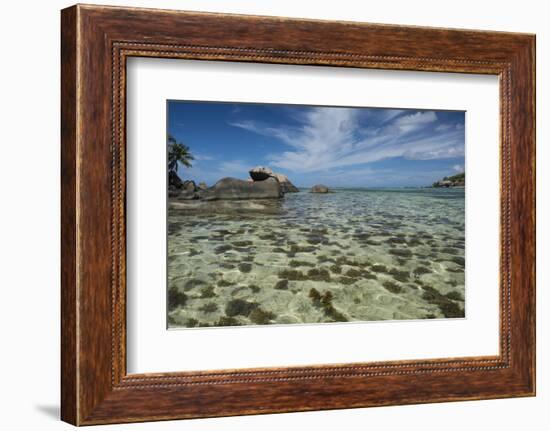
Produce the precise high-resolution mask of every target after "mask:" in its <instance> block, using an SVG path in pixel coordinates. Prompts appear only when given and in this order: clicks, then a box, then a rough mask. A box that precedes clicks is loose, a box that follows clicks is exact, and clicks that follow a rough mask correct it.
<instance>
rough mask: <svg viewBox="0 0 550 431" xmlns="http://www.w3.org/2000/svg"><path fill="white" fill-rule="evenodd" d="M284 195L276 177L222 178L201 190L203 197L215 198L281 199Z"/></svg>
mask: <svg viewBox="0 0 550 431" xmlns="http://www.w3.org/2000/svg"><path fill="white" fill-rule="evenodd" d="M282 196H283V193H282V191H281V186H280V184H279V182H278V181H277V180H276V179H275V178H268V179H267V180H264V181H244V180H239V179H237V178H229V177H228V178H222V179H221V180H219V181H218V182H217V183H216V184H214V185H213V186H212V187H210V188H208V189H206V190H202V191H201V198H202V199H204V200H207V201H213V200H239V199H279V198H281V197H282Z"/></svg>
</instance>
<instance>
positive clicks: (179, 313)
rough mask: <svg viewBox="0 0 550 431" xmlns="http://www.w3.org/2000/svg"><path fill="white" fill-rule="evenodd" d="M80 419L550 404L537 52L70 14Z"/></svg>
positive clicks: (179, 17) (392, 34) (65, 389)
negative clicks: (539, 318) (538, 214)
mask: <svg viewBox="0 0 550 431" xmlns="http://www.w3.org/2000/svg"><path fill="white" fill-rule="evenodd" d="M61 16H62V26H61V48H62V64H61V71H62V94H61V111H62V112H61V117H62V153H61V163H62V183H61V191H62V197H61V199H62V286H61V290H62V328H61V329H62V345H61V351H62V364H61V366H62V373H61V374H62V382H61V397H62V399H61V415H62V419H63V420H64V421H67V422H69V423H72V424H75V425H92V424H106V423H119V422H138V421H153V420H167V419H180V418H199V417H213V416H230V415H243V414H259V413H275V412H290V411H308V410H322V409H341V408H354V407H370V406H382V405H396V404H413V403H430V402H442V401H456V400H475V399H490V398H503V397H519V396H533V395H534V394H535V162H534V161H535V108H534V100H535V76H534V73H535V72H534V71H535V37H534V35H529V34H514V33H500V32H487V31H471V30H450V29H436V28H422V27H403V26H391V25H378V24H366V23H353V22H330V21H314V20H297V19H287V18H277V17H255V16H240V15H221V14H212V13H197V12H180V11H168V10H149V9H134V8H119V7H104V6H93V5H77V6H73V7H70V8H68V9H64V10H63V11H62V15H61Z"/></svg>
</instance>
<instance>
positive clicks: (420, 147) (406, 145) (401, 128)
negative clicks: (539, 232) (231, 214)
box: [230, 107, 464, 172]
mask: <svg viewBox="0 0 550 431" xmlns="http://www.w3.org/2000/svg"><path fill="white" fill-rule="evenodd" d="M371 112H372V111H371ZM379 112H383V113H384V115H385V119H384V118H378V119H377V120H376V121H372V124H370V123H369V118H368V117H367V118H361V117H360V113H361V111H360V110H357V109H351V108H349V109H348V108H326V107H323V108H311V109H309V110H307V111H305V112H304V113H303V114H302V115H300V116H299V117H297V118H294V120H295V121H297V122H298V126H293V127H288V126H286V125H285V126H277V127H274V126H269V125H266V124H263V123H259V122H255V121H250V120H241V121H239V122H233V123H230V124H231V125H232V126H234V127H239V128H242V129H244V130H248V131H250V132H253V133H256V134H259V135H263V136H268V137H271V138H275V139H278V140H279V141H281V142H283V143H284V144H286V146H288V147H289V150H288V151H283V152H280V153H272V154H270V155H268V161H269V163H270V164H272V165H273V166H275V167H278V168H281V169H287V170H289V171H293V172H315V171H322V170H325V169H334V168H339V167H344V166H352V165H358V164H363V163H372V162H376V161H379V160H383V159H387V158H392V157H405V158H407V159H412V160H431V159H445V158H451V157H460V156H463V154H464V132H463V130H461V129H459V128H457V127H454V126H453V127H449V128H441V129H440V128H439V127H438V126H436V127H434V123H436V121H437V114H436V113H435V112H434V111H417V112H414V113H410V114H407V113H408V112H411V111H405V110H398V109H395V110H381V111H379Z"/></svg>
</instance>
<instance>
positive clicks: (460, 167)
mask: <svg viewBox="0 0 550 431" xmlns="http://www.w3.org/2000/svg"><path fill="white" fill-rule="evenodd" d="M453 169H454V170H455V171H456V172H464V166H462V165H454V166H453Z"/></svg>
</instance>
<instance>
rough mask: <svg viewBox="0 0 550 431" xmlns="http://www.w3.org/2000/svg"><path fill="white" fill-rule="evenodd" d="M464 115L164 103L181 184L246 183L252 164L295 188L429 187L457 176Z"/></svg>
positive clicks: (460, 166) (461, 164)
mask: <svg viewBox="0 0 550 431" xmlns="http://www.w3.org/2000/svg"><path fill="white" fill-rule="evenodd" d="M464 117H465V115H464V112H461V111H460V112H459V111H434V110H411V109H406V110H405V109H383V108H345V107H321V106H303V105H276V104H245V103H215V102H186V101H168V133H170V134H172V135H173V136H174V137H175V138H176V140H177V141H178V142H182V143H184V144H186V145H188V146H189V147H190V150H191V153H192V154H193V155H194V157H195V160H194V161H193V167H192V168H191V169H189V168H185V167H180V168H179V171H178V173H179V175H180V177H181V178H183V179H193V180H195V181H196V182H200V181H204V182H206V183H207V184H208V185H212V184H213V183H215V182H216V181H217V180H219V179H220V178H223V177H236V178H242V179H247V178H249V176H248V170H249V169H251V168H252V167H254V166H258V165H261V166H269V167H270V168H271V169H273V170H274V171H275V172H280V173H283V174H286V175H288V177H289V178H290V180H291V181H292V182H293V183H294V184H295V185H297V186H298V187H309V186H311V185H313V184H318V183H322V184H326V185H328V186H332V187H400V186H425V185H430V184H431V183H433V182H434V181H436V180H439V179H441V178H442V177H444V176H449V175H453V174H455V173H458V172H463V171H464V141H465V139H464V136H465V135H464Z"/></svg>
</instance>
